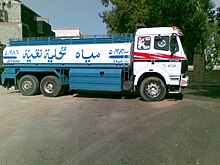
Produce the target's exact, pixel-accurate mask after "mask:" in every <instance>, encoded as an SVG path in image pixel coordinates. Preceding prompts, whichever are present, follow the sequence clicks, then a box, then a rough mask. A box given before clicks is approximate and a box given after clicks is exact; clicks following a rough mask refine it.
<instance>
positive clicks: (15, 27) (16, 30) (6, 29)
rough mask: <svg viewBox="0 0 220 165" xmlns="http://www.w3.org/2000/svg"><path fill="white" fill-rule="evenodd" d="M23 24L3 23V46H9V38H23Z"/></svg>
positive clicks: (0, 38)
mask: <svg viewBox="0 0 220 165" xmlns="http://www.w3.org/2000/svg"><path fill="white" fill-rule="evenodd" d="M21 27H22V24H21V23H16V22H2V23H1V25H0V40H1V43H2V44H7V43H8V41H9V38H21V37H22V28H21Z"/></svg>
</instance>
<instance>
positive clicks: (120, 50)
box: [109, 48, 129, 55]
mask: <svg viewBox="0 0 220 165" xmlns="http://www.w3.org/2000/svg"><path fill="white" fill-rule="evenodd" d="M126 53H129V52H128V51H126V50H125V49H118V48H116V49H115V50H112V49H110V50H109V55H120V54H126Z"/></svg>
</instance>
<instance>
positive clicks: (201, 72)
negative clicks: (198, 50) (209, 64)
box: [187, 54, 220, 87]
mask: <svg viewBox="0 0 220 165" xmlns="http://www.w3.org/2000/svg"><path fill="white" fill-rule="evenodd" d="M193 61H194V64H193V65H194V69H193V71H188V73H187V74H188V75H189V76H190V86H192V87H196V86H197V87H199V86H220V71H219V70H210V71H207V70H206V69H205V58H204V56H203V55H200V54H195V55H194V60H193Z"/></svg>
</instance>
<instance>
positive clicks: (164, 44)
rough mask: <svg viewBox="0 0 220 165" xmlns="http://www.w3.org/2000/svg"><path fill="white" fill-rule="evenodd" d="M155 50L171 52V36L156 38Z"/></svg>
mask: <svg viewBox="0 0 220 165" xmlns="http://www.w3.org/2000/svg"><path fill="white" fill-rule="evenodd" d="M154 49H156V50H164V51H169V36H160V35H158V36H155V37H154Z"/></svg>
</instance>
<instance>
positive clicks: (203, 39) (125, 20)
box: [100, 0, 214, 62]
mask: <svg viewBox="0 0 220 165" xmlns="http://www.w3.org/2000/svg"><path fill="white" fill-rule="evenodd" d="M101 2H102V4H103V5H104V6H106V7H107V6H109V5H112V9H111V10H110V11H105V12H102V13H101V14H100V17H101V18H102V20H103V22H104V23H105V24H106V26H107V30H108V33H133V32H134V31H135V24H136V23H144V24H145V25H147V26H148V27H152V26H173V25H175V26H178V27H179V28H181V29H182V31H183V33H184V35H185V38H184V42H183V46H184V48H185V51H186V53H187V55H188V58H189V60H190V62H192V59H193V55H194V53H195V51H197V50H199V51H200V52H202V51H203V50H204V49H205V47H206V43H207V39H208V24H209V18H210V16H211V15H213V13H212V12H213V11H212V9H213V7H214V5H213V4H212V3H211V0H101Z"/></svg>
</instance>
